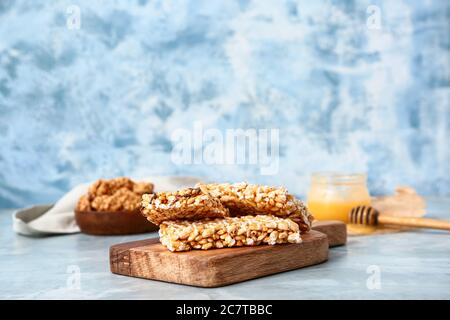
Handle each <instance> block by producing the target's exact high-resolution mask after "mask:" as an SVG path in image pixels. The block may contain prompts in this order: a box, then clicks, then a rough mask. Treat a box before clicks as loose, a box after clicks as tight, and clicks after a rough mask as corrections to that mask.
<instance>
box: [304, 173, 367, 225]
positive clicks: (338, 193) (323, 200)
mask: <svg viewBox="0 0 450 320" xmlns="http://www.w3.org/2000/svg"><path fill="white" fill-rule="evenodd" d="M360 205H370V195H369V191H368V189H367V177H366V175H365V174H339V173H314V174H313V175H312V178H311V189H310V190H309V193H308V209H309V210H310V212H311V213H312V214H313V216H314V218H315V219H317V220H340V221H343V222H346V223H347V222H348V214H349V212H350V210H351V209H352V208H353V207H356V206H360Z"/></svg>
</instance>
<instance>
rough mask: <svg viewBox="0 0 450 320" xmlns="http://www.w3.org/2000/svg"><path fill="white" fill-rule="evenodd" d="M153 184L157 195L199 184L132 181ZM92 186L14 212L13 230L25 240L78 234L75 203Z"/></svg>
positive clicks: (183, 180) (192, 181)
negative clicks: (47, 203)
mask: <svg viewBox="0 0 450 320" xmlns="http://www.w3.org/2000/svg"><path fill="white" fill-rule="evenodd" d="M133 180H136V181H149V182H152V183H154V185H155V190H156V191H174V190H178V189H182V188H187V187H192V186H194V185H195V184H196V183H199V182H201V180H200V179H199V178H196V177H176V176H173V177H171V176H168V177H149V178H144V179H139V178H137V179H133ZM90 184H91V183H83V184H80V185H78V186H76V187H74V188H73V189H72V190H70V191H69V192H68V193H66V194H65V195H64V196H63V197H62V198H61V199H59V200H58V201H57V202H56V203H55V204H54V205H53V206H52V205H38V206H32V207H29V208H25V209H20V210H17V211H16V212H14V213H13V230H14V231H15V232H17V233H19V234H22V235H26V236H34V237H39V236H48V235H57V234H71V233H77V232H80V229H79V228H78V226H77V224H76V222H75V214H74V209H75V207H76V204H77V202H78V199H79V198H80V197H81V196H82V195H83V194H85V193H86V192H87V190H88V188H89V185H90Z"/></svg>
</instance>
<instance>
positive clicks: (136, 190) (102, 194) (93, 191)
mask: <svg viewBox="0 0 450 320" xmlns="http://www.w3.org/2000/svg"><path fill="white" fill-rule="evenodd" d="M153 187H154V186H153V184H152V183H148V182H135V181H133V180H131V179H129V178H126V177H119V178H114V179H109V180H104V179H100V180H97V181H95V182H94V183H93V184H92V185H91V186H90V187H89V190H88V192H87V194H85V195H83V196H82V197H81V198H80V199H79V201H78V203H77V206H76V210H77V211H102V212H106V211H108V212H115V211H129V212H131V211H138V210H139V208H140V206H141V197H142V195H143V194H149V193H150V194H151V193H152V192H153Z"/></svg>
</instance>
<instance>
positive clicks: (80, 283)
mask: <svg viewBox="0 0 450 320" xmlns="http://www.w3.org/2000/svg"><path fill="white" fill-rule="evenodd" d="M12 213H13V210H0V298H1V299H432V298H433V299H450V232H445V231H434V230H414V231H408V232H401V233H394V234H385V235H378V236H364V237H350V238H349V241H348V245H347V246H343V247H337V248H333V249H331V250H330V255H329V261H328V262H326V263H323V264H320V265H316V266H311V267H307V268H303V269H299V270H294V271H289V272H284V273H280V274H276V275H272V276H267V277H263V278H259V279H255V280H250V281H246V282H242V283H238V284H234V285H229V286H225V287H221V288H196V287H190V286H184V285H177V284H171V283H164V282H159V281H151V280H144V279H137V278H131V277H124V276H119V275H114V274H111V273H110V271H109V260H108V258H109V257H108V251H109V247H110V246H111V245H113V244H117V243H121V242H127V241H132V240H138V239H144V238H148V237H149V235H148V234H147V235H135V236H108V237H99V236H89V235H84V234H74V235H66V236H52V237H46V238H28V237H24V236H20V235H17V234H15V233H14V232H13V230H12V227H11V215H12ZM428 216H429V217H436V218H445V219H450V199H448V198H445V199H444V198H434V199H431V198H430V199H428ZM154 236H156V234H151V235H150V237H154ZM378 280H379V281H378Z"/></svg>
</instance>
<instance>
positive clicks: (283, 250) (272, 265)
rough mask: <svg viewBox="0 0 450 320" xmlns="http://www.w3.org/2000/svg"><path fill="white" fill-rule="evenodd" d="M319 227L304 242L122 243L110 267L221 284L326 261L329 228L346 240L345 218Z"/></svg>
mask: <svg viewBox="0 0 450 320" xmlns="http://www.w3.org/2000/svg"><path fill="white" fill-rule="evenodd" d="M319 228H320V229H321V231H322V232H319V231H315V230H312V231H310V232H309V233H307V234H304V235H302V239H303V242H302V243H299V244H283V245H274V246H269V245H263V246H254V247H237V248H226V249H214V250H192V251H187V252H176V253H174V252H170V251H169V250H167V248H165V247H164V246H162V245H161V244H160V243H159V239H147V240H141V241H134V242H128V243H122V244H117V245H114V246H112V247H111V248H110V267H111V272H113V273H116V274H121V275H125V276H132V277H139V278H145V279H152V280H160V281H167V282H173V283H180V284H186V285H192V286H199V287H220V286H224V285H228V284H232V283H236V282H241V281H245V280H249V279H254V278H259V277H262V276H267V275H270V274H274V273H279V272H283V271H288V270H294V269H298V268H302V267H306V266H311V265H314V264H318V263H321V262H324V261H326V260H327V259H328V246H329V243H328V237H327V235H326V234H325V233H327V232H328V233H332V234H334V233H335V232H336V230H338V233H339V234H340V235H341V236H340V238H339V237H338V238H339V241H340V242H341V243H337V242H336V241H337V240H336V239H337V238H333V239H334V240H333V245H338V244H345V240H346V237H345V239H343V238H342V234H344V233H345V224H343V223H340V222H331V221H330V222H321V225H320V226H319ZM323 232H324V233H323ZM330 239H331V238H330ZM330 244H331V242H330Z"/></svg>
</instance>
